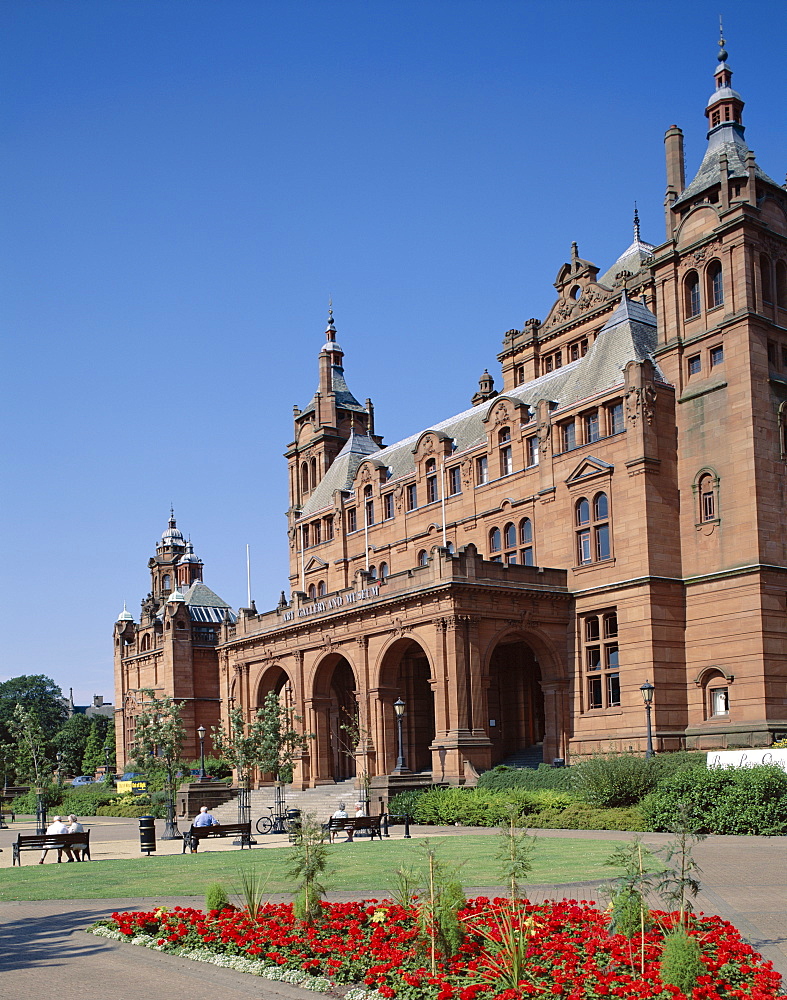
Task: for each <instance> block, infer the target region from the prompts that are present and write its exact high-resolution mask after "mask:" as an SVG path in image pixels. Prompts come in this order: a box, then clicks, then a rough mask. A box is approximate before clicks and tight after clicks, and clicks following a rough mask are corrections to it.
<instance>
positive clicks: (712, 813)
mask: <svg viewBox="0 0 787 1000" xmlns="http://www.w3.org/2000/svg"><path fill="white" fill-rule="evenodd" d="M680 807H682V808H684V809H685V811H686V818H687V821H688V824H689V826H690V827H693V828H694V829H695V830H696V832H698V833H719V834H755V835H756V834H760V835H762V836H777V835H781V834H785V833H787V774H786V773H785V772H784V771H783V770H782V769H781V768H780V767H778V766H776V765H758V766H757V767H736V768H727V769H722V768H710V769H707V770H704V771H702V770H700V769H699V768H697V769H694V770H690V771H679V772H678V773H677V774H674V775H672V776H671V777H670V778H668V779H667V780H666V781H665V782H664V783H663V784H662V785H661V786H660V787H659V788H657V789H656V791H654V792H653V793H652V794H651V795H649V796H648V797H647V798H646V799H645V801H644V802H643V803H642V812H643V816H644V819H645V822H646V823H648V825H649V828H650V829H651V830H670V829H672V828H673V826H674V823H675V819H676V816H677V815H678V810H679V808H680Z"/></svg>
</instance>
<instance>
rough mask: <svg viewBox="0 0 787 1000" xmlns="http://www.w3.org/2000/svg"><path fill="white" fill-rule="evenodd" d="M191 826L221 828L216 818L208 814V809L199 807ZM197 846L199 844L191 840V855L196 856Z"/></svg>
mask: <svg viewBox="0 0 787 1000" xmlns="http://www.w3.org/2000/svg"><path fill="white" fill-rule="evenodd" d="M191 825H192V826H221V824H220V823H219V821H218V820H217V819H216V817H215V816H214V815H213V813H209V812H208V807H207V806H200V809H199V812H198V813H197V815H196V816H195V817H194V822H193V823H192V824H191ZM198 844H199V841H198V840H192V842H191V853H192V854H196V853H197V845H198Z"/></svg>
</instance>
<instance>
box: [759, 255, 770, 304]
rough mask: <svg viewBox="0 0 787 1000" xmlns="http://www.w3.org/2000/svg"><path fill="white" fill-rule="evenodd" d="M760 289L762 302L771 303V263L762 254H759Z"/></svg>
mask: <svg viewBox="0 0 787 1000" xmlns="http://www.w3.org/2000/svg"><path fill="white" fill-rule="evenodd" d="M760 289H761V290H762V301H763V302H773V293H772V292H771V261H770V258H769V257H767V256H766V255H765V254H764V253H762V254H760Z"/></svg>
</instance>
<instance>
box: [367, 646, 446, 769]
mask: <svg viewBox="0 0 787 1000" xmlns="http://www.w3.org/2000/svg"><path fill="white" fill-rule="evenodd" d="M378 676H379V682H378V686H377V688H376V690H375V691H373V692H372V696H373V705H374V719H375V729H376V732H375V745H376V746H377V747H378V752H377V759H378V771H379V773H382V774H391V773H392V772H393V770H394V768H395V767H396V760H397V756H398V737H397V725H396V713H395V711H394V707H393V706H394V702H395V701H396V700H397V699H398V698H401V699H402V701H403V702H404V703H405V714H404V716H403V718H402V744H403V746H402V749H403V755H404V761H405V767H406V768H407V769H408V770H409V771H413V772H419V771H430V770H431V768H432V752H431V749H430V747H431V745H432V742H433V741H434V737H435V709H434V693H433V690H432V668H431V666H430V663H429V658H428V656H427V654H426V651H425V650H424V648H423V647H422V646H421V645H420V643H418V642H417V641H416V640H415V639H411V638H409V637H403V638H400V639H397V640H395V641H394V642H393V643H392V644H391V645H390V646H388V648H387V649H386V650H385V652H384V653H383V656H382V660H381V663H380V670H379V675H378Z"/></svg>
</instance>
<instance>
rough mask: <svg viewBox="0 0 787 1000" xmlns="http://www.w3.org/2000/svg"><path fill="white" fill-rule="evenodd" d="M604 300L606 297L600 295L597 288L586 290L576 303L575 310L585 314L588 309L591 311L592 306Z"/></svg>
mask: <svg viewBox="0 0 787 1000" xmlns="http://www.w3.org/2000/svg"><path fill="white" fill-rule="evenodd" d="M605 298H607V296H606V295H602V294H601V291H600V290H599V289H598V288H586V289H585V290H584V292H583V293H582V297H581V298H580V300H579V302H577V310H578V312H581V313H583V312H587V311H588V309H592V308H593V306H595V305H598V304H599V303H601V302H603V301H604V299H605Z"/></svg>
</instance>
